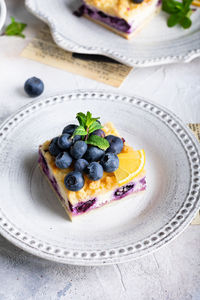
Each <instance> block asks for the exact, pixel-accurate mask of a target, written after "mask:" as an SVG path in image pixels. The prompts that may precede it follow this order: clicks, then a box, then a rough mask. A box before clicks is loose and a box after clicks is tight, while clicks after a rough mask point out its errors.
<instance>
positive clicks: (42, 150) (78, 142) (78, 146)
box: [39, 113, 146, 220]
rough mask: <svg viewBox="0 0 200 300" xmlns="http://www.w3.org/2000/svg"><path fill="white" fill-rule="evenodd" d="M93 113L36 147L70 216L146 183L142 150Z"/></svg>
mask: <svg viewBox="0 0 200 300" xmlns="http://www.w3.org/2000/svg"><path fill="white" fill-rule="evenodd" d="M80 114H82V113H80ZM78 115H79V114H77V116H78ZM82 115H84V114H82ZM90 115H91V114H90ZM84 116H87V115H84ZM92 119H93V120H95V121H93V123H92V124H90V125H85V126H83V122H82V121H81V120H80V119H79V121H80V123H81V122H82V123H81V125H80V126H77V125H74V124H70V125H68V126H66V127H65V128H64V130H63V133H62V135H61V136H59V137H56V138H54V139H52V140H51V141H46V142H45V143H44V144H42V145H41V146H40V147H39V165H40V167H41V169H42V171H43V173H44V174H45V175H46V176H47V178H48V181H49V183H50V185H51V187H52V188H53V190H54V191H55V192H56V194H57V196H58V198H59V200H60V202H61V204H62V206H63V207H64V208H65V210H66V212H67V214H68V215H69V218H70V219H71V220H72V219H74V217H77V216H80V215H83V214H85V213H86V212H89V211H92V210H94V209H96V208H99V207H101V206H104V205H105V204H108V203H110V202H113V201H114V200H119V199H122V198H125V197H127V196H129V195H132V194H135V193H138V192H141V191H144V190H145V189H146V174H145V170H144V165H145V152H144V150H138V151H135V150H133V148H132V147H130V146H129V145H128V144H127V143H126V142H125V141H124V140H123V138H121V137H120V136H119V134H118V132H117V131H116V129H115V128H114V126H113V124H112V123H106V124H105V125H104V126H101V124H100V122H99V121H97V118H92ZM88 124H89V123H88ZM84 127H85V128H86V134H85V135H84V129H83V128H84ZM87 128H88V129H89V128H90V129H89V130H87ZM95 128H98V129H95ZM93 129H95V130H94V131H92V130H93ZM81 130H82V132H81ZM88 132H90V133H88ZM76 133H77V134H76ZM80 134H83V135H80ZM95 143H96V144H95ZM97 145H98V146H97ZM102 148H103V149H102ZM133 201H134V199H133Z"/></svg>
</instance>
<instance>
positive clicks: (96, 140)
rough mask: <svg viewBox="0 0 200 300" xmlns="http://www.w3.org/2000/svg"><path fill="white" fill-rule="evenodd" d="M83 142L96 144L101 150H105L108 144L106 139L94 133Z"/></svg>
mask: <svg viewBox="0 0 200 300" xmlns="http://www.w3.org/2000/svg"><path fill="white" fill-rule="evenodd" d="M85 142H86V143H87V144H89V145H93V146H97V147H99V148H100V149H102V150H106V149H108V147H109V146H110V145H109V143H108V141H107V140H106V139H104V138H102V137H100V136H98V135H95V134H93V135H90V136H89V138H88V139H87V140H86V141H85Z"/></svg>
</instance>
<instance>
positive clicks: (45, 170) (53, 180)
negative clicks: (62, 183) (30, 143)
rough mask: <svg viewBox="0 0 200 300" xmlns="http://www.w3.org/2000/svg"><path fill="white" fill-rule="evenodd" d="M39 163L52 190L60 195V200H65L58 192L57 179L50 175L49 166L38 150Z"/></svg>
mask: <svg viewBox="0 0 200 300" xmlns="http://www.w3.org/2000/svg"><path fill="white" fill-rule="evenodd" d="M38 162H39V164H40V165H41V167H42V170H43V171H44V173H45V174H46V175H47V177H48V179H49V181H50V182H51V184H52V186H53V188H54V190H55V191H56V193H57V194H58V196H59V197H60V199H61V201H62V202H65V200H64V199H63V197H62V196H61V194H60V191H59V189H58V184H57V181H56V179H55V178H54V177H51V176H50V172H49V168H48V165H47V162H46V159H45V158H44V156H43V155H42V152H41V151H40V150H39V159H38Z"/></svg>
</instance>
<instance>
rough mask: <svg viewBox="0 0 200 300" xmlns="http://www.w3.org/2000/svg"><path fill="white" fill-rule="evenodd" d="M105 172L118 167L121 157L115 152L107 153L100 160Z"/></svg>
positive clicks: (112, 170)
mask: <svg viewBox="0 0 200 300" xmlns="http://www.w3.org/2000/svg"><path fill="white" fill-rule="evenodd" d="M100 163H101V165H102V167H103V169H104V171H105V172H108V173H111V172H114V171H116V170H117V169H118V167H119V158H118V156H117V155H116V154H114V153H105V154H104V156H103V157H102V158H101V161H100Z"/></svg>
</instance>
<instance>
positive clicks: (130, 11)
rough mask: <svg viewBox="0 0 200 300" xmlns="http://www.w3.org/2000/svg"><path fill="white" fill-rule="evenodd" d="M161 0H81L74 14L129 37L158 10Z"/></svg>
mask: <svg viewBox="0 0 200 300" xmlns="http://www.w3.org/2000/svg"><path fill="white" fill-rule="evenodd" d="M160 7H161V0H83V4H82V6H81V7H80V8H79V9H78V11H76V12H75V13H74V14H75V15H76V16H84V17H86V18H88V19H89V20H91V21H93V22H95V23H97V24H99V25H102V26H104V27H105V28H107V29H109V30H111V31H113V32H114V33H117V34H118V35H120V36H122V37H124V38H126V39H130V38H131V37H132V36H133V35H135V34H136V33H137V32H138V31H140V30H141V29H142V28H143V27H144V26H145V25H146V24H147V23H148V21H150V20H151V19H152V17H153V16H154V15H155V14H156V13H157V12H159V10H160Z"/></svg>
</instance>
